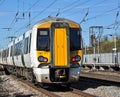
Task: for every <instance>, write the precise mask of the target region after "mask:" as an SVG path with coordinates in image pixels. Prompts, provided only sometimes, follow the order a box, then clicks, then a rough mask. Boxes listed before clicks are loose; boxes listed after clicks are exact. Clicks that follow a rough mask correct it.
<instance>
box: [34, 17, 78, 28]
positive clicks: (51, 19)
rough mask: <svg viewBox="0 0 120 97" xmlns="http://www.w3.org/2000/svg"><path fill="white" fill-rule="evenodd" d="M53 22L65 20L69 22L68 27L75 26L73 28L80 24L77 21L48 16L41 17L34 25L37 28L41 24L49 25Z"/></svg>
mask: <svg viewBox="0 0 120 97" xmlns="http://www.w3.org/2000/svg"><path fill="white" fill-rule="evenodd" d="M53 22H66V23H68V24H69V26H70V27H75V28H76V27H77V28H79V27H80V25H79V24H78V23H77V22H74V21H72V20H69V19H65V18H53V17H48V18H45V19H42V20H40V21H39V22H37V23H36V24H35V25H34V26H36V27H38V28H39V27H40V26H41V25H46V24H47V26H44V27H50V25H51V23H53ZM42 27H43V26H42Z"/></svg>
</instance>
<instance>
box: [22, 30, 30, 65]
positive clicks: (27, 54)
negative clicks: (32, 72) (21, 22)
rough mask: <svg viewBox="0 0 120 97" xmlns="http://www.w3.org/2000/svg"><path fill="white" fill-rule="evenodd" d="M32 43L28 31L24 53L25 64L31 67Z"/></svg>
mask: <svg viewBox="0 0 120 97" xmlns="http://www.w3.org/2000/svg"><path fill="white" fill-rule="evenodd" d="M30 44H31V34H30V33H28V32H27V33H26V35H25V38H24V51H23V52H24V55H23V60H24V62H23V64H24V65H25V67H30V66H31V60H30Z"/></svg>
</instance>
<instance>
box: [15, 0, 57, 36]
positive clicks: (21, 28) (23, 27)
mask: <svg viewBox="0 0 120 97" xmlns="http://www.w3.org/2000/svg"><path fill="white" fill-rule="evenodd" d="M56 1H57V0H54V1H53V2H52V3H50V4H49V5H48V6H47V7H45V8H44V9H43V10H42V11H41V12H39V13H38V14H37V15H36V16H34V17H33V18H32V19H31V20H30V22H31V23H32V21H33V20H34V19H35V18H37V17H38V16H39V15H40V14H42V13H43V12H44V11H46V10H47V9H48V8H50V7H51V6H52V5H53V4H55V2H56ZM26 25H27V26H28V25H29V24H28V23H27V24H25V25H24V26H22V27H20V28H19V29H17V30H16V31H15V32H14V34H15V33H17V32H18V31H21V30H23V29H25V28H26V27H27V26H26ZM29 28H30V27H29Z"/></svg>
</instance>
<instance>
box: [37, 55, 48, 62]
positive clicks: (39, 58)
mask: <svg viewBox="0 0 120 97" xmlns="http://www.w3.org/2000/svg"><path fill="white" fill-rule="evenodd" d="M38 61H39V62H47V61H48V59H47V58H45V57H43V56H39V57H38Z"/></svg>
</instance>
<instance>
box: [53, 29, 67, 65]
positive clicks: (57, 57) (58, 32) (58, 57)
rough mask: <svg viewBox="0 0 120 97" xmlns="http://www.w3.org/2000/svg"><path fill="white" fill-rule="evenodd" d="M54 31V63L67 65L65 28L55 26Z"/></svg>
mask: <svg viewBox="0 0 120 97" xmlns="http://www.w3.org/2000/svg"><path fill="white" fill-rule="evenodd" d="M54 31H55V32H54V65H55V66H67V37H66V28H55V30H54Z"/></svg>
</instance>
